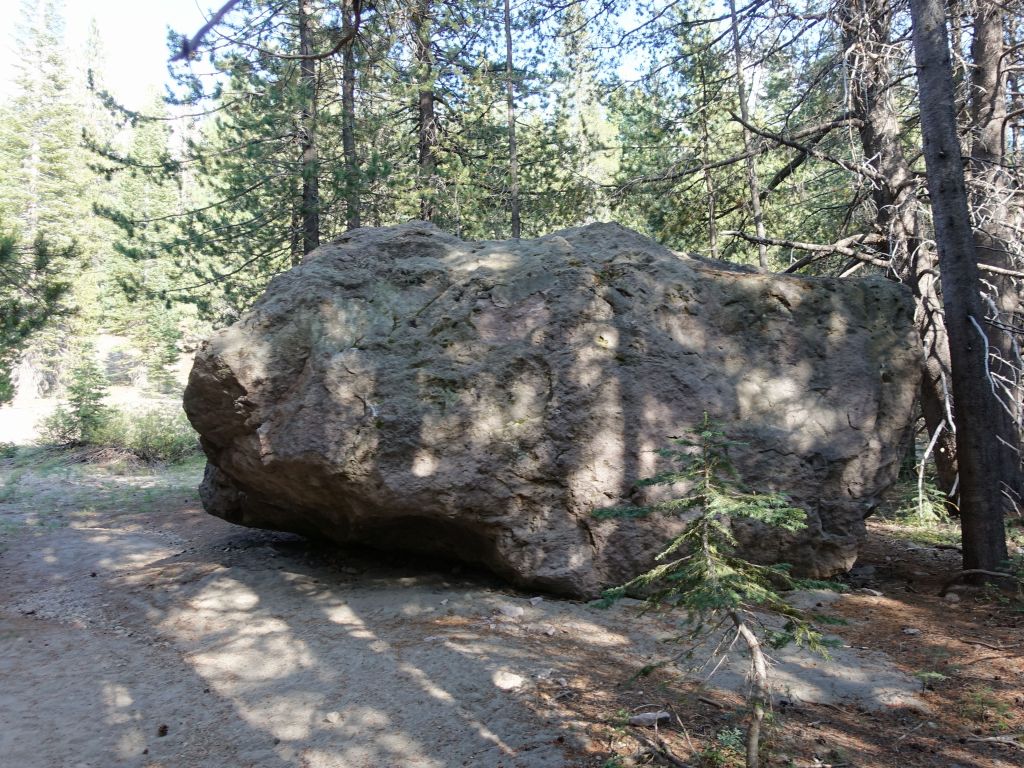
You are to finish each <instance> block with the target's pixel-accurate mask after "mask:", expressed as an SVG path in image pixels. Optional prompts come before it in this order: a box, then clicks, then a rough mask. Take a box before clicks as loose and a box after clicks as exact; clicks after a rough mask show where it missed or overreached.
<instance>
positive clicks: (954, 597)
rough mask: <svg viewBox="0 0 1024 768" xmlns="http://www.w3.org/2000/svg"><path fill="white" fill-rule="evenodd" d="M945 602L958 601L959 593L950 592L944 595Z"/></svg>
mask: <svg viewBox="0 0 1024 768" xmlns="http://www.w3.org/2000/svg"><path fill="white" fill-rule="evenodd" d="M946 602H947V603H959V602H960V595H957V594H955V593H953V592H950V593H949V594H948V595H946Z"/></svg>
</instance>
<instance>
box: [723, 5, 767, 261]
mask: <svg viewBox="0 0 1024 768" xmlns="http://www.w3.org/2000/svg"><path fill="white" fill-rule="evenodd" d="M729 13H730V14H731V16H732V50H733V57H734V59H735V65H736V90H737V92H738V94H739V102H740V117H741V118H743V123H744V125H743V151H744V153H746V155H747V158H746V164H747V185H748V186H749V187H750V213H751V215H752V216H753V217H754V232H755V234H756V235H757V238H758V241H759V242H758V244H757V262H758V264H759V265H760V267H761V268H762V269H765V268H766V267H767V266H768V248H767V246H765V244H764V238H765V228H764V217H763V216H762V213H761V193H760V191H759V190H758V187H757V165H756V162H755V160H754V157H753V154H752V153H751V151H750V150H751V146H752V145H751V141H750V130H749V129H748V128H747V126H748V125H750V110H749V109H748V108H747V87H746V82H745V79H744V77H743V54H742V52H741V50H740V20H739V17H738V16H737V14H736V0H729Z"/></svg>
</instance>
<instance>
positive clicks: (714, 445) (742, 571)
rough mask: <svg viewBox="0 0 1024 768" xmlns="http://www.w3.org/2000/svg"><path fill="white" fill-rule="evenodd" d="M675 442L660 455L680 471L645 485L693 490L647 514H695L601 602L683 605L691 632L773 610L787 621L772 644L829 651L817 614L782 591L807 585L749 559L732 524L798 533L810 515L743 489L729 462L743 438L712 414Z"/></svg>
mask: <svg viewBox="0 0 1024 768" xmlns="http://www.w3.org/2000/svg"><path fill="white" fill-rule="evenodd" d="M674 444H675V447H674V448H671V449H666V450H665V451H664V452H663V455H665V456H666V457H667V458H670V459H672V460H674V461H675V462H677V464H678V465H679V466H680V469H679V470H678V471H673V472H668V473H664V474H661V475H658V476H657V477H654V478H651V479H649V480H646V481H644V482H645V483H647V484H654V485H658V484H674V483H678V482H681V481H686V482H689V483H691V490H690V491H689V493H688V494H686V495H685V496H683V497H682V498H680V499H675V500H672V501H670V502H665V503H663V504H656V505H652V507H650V508H649V511H650V512H660V511H665V510H669V511H672V512H677V511H679V510H688V511H690V512H691V513H693V514H694V516H693V518H692V519H691V520H690V521H689V522H688V523H687V524H686V527H685V528H684V529H683V531H682V533H680V534H679V535H678V536H677V537H676V538H675V539H674V540H673V541H672V542H671V543H670V544H669V545H668V546H667V547H666V548H665V550H664V551H662V552H661V553H660V554H659V555H658V557H657V565H655V566H654V567H653V568H651V569H650V570H649V571H647V572H646V573H643V574H641V575H640V576H637V577H636V578H634V579H632V580H631V581H629V582H627V583H625V584H623V585H621V586H618V587H614V588H612V589H609V590H606V591H605V592H604V594H603V601H604V602H605V603H606V604H607V603H609V602H611V601H614V600H616V599H618V598H620V597H622V596H624V595H626V594H627V593H632V592H635V593H639V594H643V595H644V596H645V597H646V600H647V602H648V604H649V605H650V606H652V607H679V608H683V609H685V610H686V611H687V615H688V621H689V622H690V624H691V636H696V635H699V634H700V633H701V632H702V631H703V630H704V629H705V628H706V627H708V626H709V625H711V624H713V623H714V622H713V621H712V620H713V618H714V617H715V615H717V614H727V615H734V614H737V613H739V612H743V611H749V610H755V609H756V610H761V611H768V612H771V613H774V614H776V615H779V616H781V617H783V618H785V620H786V622H785V624H784V626H783V627H782V629H780V630H772V631H770V632H768V633H767V635H766V639H767V641H768V642H769V644H770V645H772V646H775V647H779V646H782V645H785V644H787V643H790V642H796V643H798V644H800V645H803V646H806V647H809V648H811V649H813V650H816V651H820V652H824V651H825V643H824V641H823V638H822V635H821V633H820V632H819V631H817V630H816V629H815V627H814V624H813V621H812V618H813V617H810V616H808V615H807V614H806V613H805V612H803V611H800V610H798V609H796V608H794V607H793V606H792V605H790V604H789V603H788V602H786V600H785V599H784V597H783V596H782V593H783V592H785V591H788V590H792V589H796V588H801V587H807V586H810V584H809V583H808V582H806V581H803V580H800V579H796V578H794V577H792V576H791V575H790V573H789V568H788V566H786V565H785V564H776V565H760V564H757V563H752V562H750V561H748V560H746V559H744V558H743V557H742V556H740V555H739V554H738V553H737V551H736V544H737V542H736V539H735V537H734V536H733V534H732V531H731V529H730V521H732V520H734V519H736V518H748V519H752V520H757V521H759V522H761V523H764V524H766V525H770V526H773V527H777V528H782V529H783V530H787V531H798V530H800V529H801V528H803V527H804V525H805V523H804V520H805V518H806V513H805V512H804V511H803V510H802V509H799V508H797V507H793V506H791V505H790V504H789V503H788V501H787V500H786V498H785V497H784V496H783V495H781V494H778V493H758V492H755V491H750V490H747V489H744V488H743V487H742V485H741V482H740V479H739V477H738V476H737V472H736V470H735V468H734V467H733V465H732V464H731V462H730V460H729V448H730V447H732V446H735V445H738V443H736V442H735V441H731V440H729V439H727V438H726V436H725V434H724V433H723V432H722V431H721V430H720V429H718V428H717V427H716V426H715V425H714V423H713V422H712V421H711V419H710V417H709V416H708V415H707V414H705V416H704V422H703V424H702V425H701V428H700V431H699V432H698V434H697V435H696V436H695V438H693V439H678V440H676V441H674ZM636 509H643V508H636ZM605 512H607V511H605ZM628 513H629V512H628V511H627V514H628ZM817 585H818V583H816V584H815V586H817Z"/></svg>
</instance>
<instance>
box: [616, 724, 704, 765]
mask: <svg viewBox="0 0 1024 768" xmlns="http://www.w3.org/2000/svg"><path fill="white" fill-rule="evenodd" d="M629 735H630V736H632V737H633V738H634V739H636V740H637V741H639V742H640V743H641V744H643V745H644V746H645V747H646V748H647V749H648V751H649V752H650V753H651V754H652V755H654V756H655V757H660V758H661V759H662V760H664V761H665V762H667V763H668V764H669V765H672V766H675V767H676V768H690V765H689V764H688V763H684V762H683V761H682V760H680V759H679V758H678V757H676V755H675V754H674V753H673V752H672V750H671V749H669V747H668V745H667V744H666V743H665V741H664V739H661V738H659V737H657V736H655V737H654V738H653V739H649V738H647V737H646V736H644V735H643V734H642V733H640V732H639V731H637V730H636V729H635V728H630V729H629Z"/></svg>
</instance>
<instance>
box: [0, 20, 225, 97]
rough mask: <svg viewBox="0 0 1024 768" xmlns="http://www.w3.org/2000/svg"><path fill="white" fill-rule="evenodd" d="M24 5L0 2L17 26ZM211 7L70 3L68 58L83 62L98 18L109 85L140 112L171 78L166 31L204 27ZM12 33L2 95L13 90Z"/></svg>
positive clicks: (3, 63)
mask: <svg viewBox="0 0 1024 768" xmlns="http://www.w3.org/2000/svg"><path fill="white" fill-rule="evenodd" d="M213 4H214V5H218V4H219V3H213ZM22 5H23V0H0V12H2V17H3V18H5V19H7V20H8V21H9V22H13V20H14V19H17V18H18V17H19V15H20V10H21V7H22ZM206 6H207V3H205V2H204V1H203V0H73V1H71V2H68V1H67V0H65V2H63V10H64V18H65V21H66V42H67V46H68V50H69V53H70V56H69V58H70V59H71V61H76V60H80V58H81V52H83V51H84V49H85V44H86V40H87V38H88V34H89V26H90V23H91V21H92V20H93V19H95V20H96V25H97V26H98V28H99V33H100V37H101V39H102V41H103V48H104V56H105V58H106V62H107V65H106V71H105V72H104V73H103V76H104V81H105V82H106V83H108V84H109V87H110V89H111V91H112V92H113V93H115V94H117V96H118V98H119V99H121V100H123V101H124V103H125V104H126V105H127V106H129V107H133V108H140V107H142V106H143V104H144V103H146V102H147V94H149V93H151V92H152V90H153V89H154V88H156V89H158V90H161V89H162V87H163V86H162V84H163V83H164V82H165V81H166V79H167V58H168V52H167V27H168V26H170V27H172V28H173V29H174V30H175V31H179V32H183V33H186V34H192V33H193V32H195V30H196V29H198V28H199V27H201V26H202V25H203V23H204V20H205V18H206V16H205V14H206V12H207V7H206ZM13 35H14V24H13V23H10V24H8V25H7V28H6V30H5V34H4V39H3V41H2V44H0V97H5V96H7V95H9V94H10V93H11V91H12V89H13V85H12V81H13V79H14V68H15V51H16V47H15V45H14V41H13Z"/></svg>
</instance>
